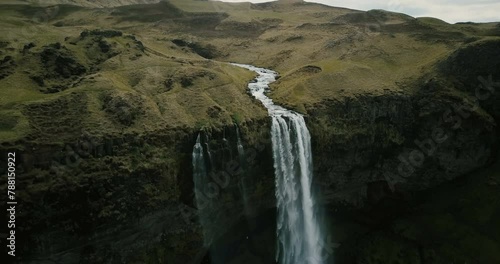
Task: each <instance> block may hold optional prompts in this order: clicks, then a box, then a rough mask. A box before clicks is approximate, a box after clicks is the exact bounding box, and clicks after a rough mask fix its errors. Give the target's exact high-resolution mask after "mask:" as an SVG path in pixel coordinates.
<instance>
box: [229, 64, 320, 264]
mask: <svg viewBox="0 0 500 264" xmlns="http://www.w3.org/2000/svg"><path fill="white" fill-rule="evenodd" d="M233 65H235V66H239V67H243V68H246V69H249V70H251V71H255V72H256V73H258V77H257V79H256V82H253V83H250V84H249V85H248V88H249V89H250V92H251V93H252V95H253V96H254V97H255V98H256V99H258V100H260V101H261V102H262V103H263V104H264V106H265V107H266V108H267V109H268V112H269V115H270V116H271V118H272V129H271V136H272V145H273V158H274V169H275V177H276V178H275V182H276V200H277V208H278V217H277V237H278V245H277V246H278V249H277V250H278V252H277V254H276V258H277V261H279V263H281V264H298V263H300V264H303V263H304V264H322V263H323V262H324V260H323V258H322V256H321V251H322V248H321V247H322V245H323V241H324V239H322V232H321V230H320V224H319V219H318V217H317V213H316V210H315V209H316V208H315V201H314V197H313V195H312V190H311V181H312V154H311V142H310V140H311V137H310V134H309V131H308V129H307V127H306V124H305V121H304V118H303V117H302V115H300V114H298V113H296V112H294V111H291V110H288V109H285V108H283V107H281V106H278V105H275V104H274V103H273V101H272V100H271V99H270V98H269V97H267V96H266V95H265V92H266V90H268V89H269V84H270V83H272V82H274V81H275V80H276V75H277V73H276V72H274V71H271V70H267V69H263V68H258V67H254V66H251V65H244V64H233Z"/></svg>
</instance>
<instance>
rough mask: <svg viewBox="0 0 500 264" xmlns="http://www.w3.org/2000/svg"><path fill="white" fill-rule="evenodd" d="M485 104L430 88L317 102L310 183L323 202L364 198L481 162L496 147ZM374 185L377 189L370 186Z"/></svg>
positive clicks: (415, 187)
mask: <svg viewBox="0 0 500 264" xmlns="http://www.w3.org/2000/svg"><path fill="white" fill-rule="evenodd" d="M483 111H484V110H482V109H479V108H476V109H474V105H471V104H467V103H465V102H462V101H461V100H460V98H456V97H453V96H449V95H441V96H439V95H436V94H435V91H434V92H431V94H429V93H427V94H426V93H423V94H417V95H404V94H387V95H379V96H373V97H370V96H360V97H355V98H346V99H345V100H343V101H337V102H327V103H325V104H322V105H320V106H317V107H316V108H315V110H313V111H312V112H311V117H310V118H309V124H310V128H311V133H312V138H313V143H314V144H313V149H314V159H315V160H314V161H315V172H316V173H315V175H316V183H317V184H318V185H319V186H320V187H321V189H322V190H323V191H322V193H323V195H324V199H325V202H327V203H329V202H347V203H348V204H351V205H356V206H362V205H363V204H364V203H365V202H377V199H381V198H382V196H384V195H387V196H391V195H396V194H400V195H409V194H412V193H414V192H417V191H421V190H425V189H429V188H432V187H435V186H437V185H439V184H441V183H443V182H447V181H450V180H452V179H454V178H456V177H458V176H461V175H464V174H467V173H468V172H471V171H474V170H476V169H479V168H482V167H484V166H485V165H487V164H489V163H490V162H491V161H492V159H493V157H494V154H495V153H496V145H497V137H496V124H495V122H494V120H493V118H492V117H491V116H489V115H487V114H485V113H483ZM321 119H323V120H321ZM372 185H375V186H378V185H381V186H382V187H383V188H382V190H383V192H382V193H379V194H373V193H372V191H376V190H372V188H371V186H372ZM373 199H375V200H374V201H373Z"/></svg>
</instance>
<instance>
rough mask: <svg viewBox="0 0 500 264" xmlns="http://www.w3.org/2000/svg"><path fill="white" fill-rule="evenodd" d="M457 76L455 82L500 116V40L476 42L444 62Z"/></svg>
mask: <svg viewBox="0 0 500 264" xmlns="http://www.w3.org/2000/svg"><path fill="white" fill-rule="evenodd" d="M441 70H442V71H443V72H444V73H445V74H448V75H451V76H454V78H456V81H455V85H456V86H457V87H458V88H459V89H460V90H462V91H465V92H467V93H468V94H470V95H471V96H475V97H476V98H478V99H479V101H480V105H481V106H482V107H483V108H484V109H485V110H487V111H488V112H490V113H491V114H492V115H493V117H494V118H495V119H496V120H497V121H498V120H500V41H499V40H489V41H480V42H477V43H472V44H471V45H469V46H466V47H464V48H462V49H459V50H458V51H456V52H455V53H454V54H453V55H452V56H450V58H448V59H447V60H446V61H444V62H443V63H442V64H441Z"/></svg>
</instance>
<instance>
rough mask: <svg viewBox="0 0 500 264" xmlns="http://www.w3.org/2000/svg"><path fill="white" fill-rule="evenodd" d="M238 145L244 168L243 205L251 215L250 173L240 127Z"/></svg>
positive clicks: (240, 161)
mask: <svg viewBox="0 0 500 264" xmlns="http://www.w3.org/2000/svg"><path fill="white" fill-rule="evenodd" d="M236 146H237V149H238V158H239V164H240V168H241V170H242V174H241V175H240V186H239V187H240V192H241V196H242V197H243V206H244V208H245V215H247V216H249V215H251V212H252V207H251V204H250V201H249V200H250V199H249V197H248V193H249V190H248V186H249V180H250V179H249V178H248V173H247V166H246V160H245V149H244V148H243V144H242V143H241V136H240V130H239V128H238V127H236Z"/></svg>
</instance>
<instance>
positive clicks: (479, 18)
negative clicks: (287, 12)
mask: <svg viewBox="0 0 500 264" xmlns="http://www.w3.org/2000/svg"><path fill="white" fill-rule="evenodd" d="M224 2H253V3H262V2H269V0H224ZM308 2H317V3H323V4H327V5H330V6H338V7H347V8H352V9H358V10H370V9H385V10H389V11H395V12H401V13H405V14H408V15H411V16H414V17H436V18H439V19H442V20H444V21H446V22H449V23H456V22H468V21H471V22H500V12H499V10H500V1H498V0H478V1H474V0H419V1H415V0H358V1H345V0H308Z"/></svg>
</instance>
